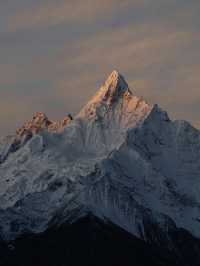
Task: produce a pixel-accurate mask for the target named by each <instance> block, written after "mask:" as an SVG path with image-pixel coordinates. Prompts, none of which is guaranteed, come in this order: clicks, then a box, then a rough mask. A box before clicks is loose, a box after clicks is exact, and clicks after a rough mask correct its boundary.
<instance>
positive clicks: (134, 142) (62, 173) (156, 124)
mask: <svg viewBox="0 0 200 266" xmlns="http://www.w3.org/2000/svg"><path fill="white" fill-rule="evenodd" d="M69 120H70V121H69V122H70V123H68V119H67V120H66V121H64V123H61V126H60V124H59V125H58V124H55V123H52V122H51V121H49V120H48V118H47V117H46V116H45V115H44V114H41V113H37V114H36V116H34V118H33V120H31V121H30V123H25V125H24V127H22V130H19V133H18V134H19V135H21V136H22V137H23V136H24V135H23V134H25V133H23V132H31V134H32V137H31V138H28V139H27V141H26V142H25V143H24V145H18V146H17V149H16V147H15V146H14V147H13V142H9V139H7V140H6V141H4V142H3V143H0V156H1V161H2V163H1V164H0V225H1V226H0V233H1V235H2V237H3V238H5V239H8V240H9V239H14V238H16V237H17V236H20V235H21V234H23V233H24V232H33V233H37V232H42V231H44V230H46V229H47V228H48V227H49V226H50V225H52V224H54V225H55V224H56V223H58V224H62V223H64V222H73V221H74V220H77V219H79V218H80V216H84V215H86V214H87V213H88V212H91V213H93V215H96V216H98V217H100V218H103V219H104V218H106V219H107V220H110V221H112V222H113V223H115V224H117V225H119V226H121V227H122V228H124V229H125V230H127V231H129V232H131V233H132V234H134V235H136V236H137V237H140V238H143V239H145V240H146V241H148V232H147V228H149V227H148V226H149V224H150V225H152V227H154V226H156V228H159V230H160V231H159V232H162V233H163V234H165V235H167V234H168V231H169V230H171V229H173V230H175V229H176V226H177V227H181V228H184V229H186V230H188V231H190V232H191V233H192V234H194V235H195V236H197V237H199V236H200V234H199V232H200V223H199V217H200V211H199V208H200V197H199V190H200V182H199V169H200V159H199V158H200V149H199V147H200V133H199V131H198V130H194V129H193V128H192V127H189V126H186V125H185V126H182V124H183V123H177V122H173V121H171V120H170V119H169V118H168V115H167V114H166V112H164V111H162V110H161V109H160V108H159V107H158V106H157V105H150V104H148V103H147V102H146V101H145V100H144V99H142V98H140V97H137V96H135V95H133V93H132V92H131V90H130V89H129V87H128V85H127V83H126V81H125V80H124V78H123V76H122V75H121V74H119V73H118V72H117V71H113V72H112V73H111V75H110V76H109V77H108V79H107V80H106V81H105V83H104V84H103V86H101V88H100V89H99V90H98V92H97V93H96V94H95V96H94V97H93V98H92V99H91V100H90V101H89V102H88V103H87V104H86V106H85V107H83V109H82V110H81V112H80V113H79V114H78V115H77V116H76V117H75V119H74V120H73V121H71V118H70V117H69ZM57 125H58V127H57ZM52 127H53V128H52ZM43 128H45V130H43ZM55 128H56V130H54V129H55ZM60 128H61V129H62V130H60ZM32 131H34V132H35V131H36V132H35V133H34V132H32ZM52 132H53V134H52ZM33 133H34V134H33ZM25 135H26V134H25ZM12 141H13V140H12ZM10 151H12V152H10ZM9 152H10V153H9ZM8 154H10V155H9V156H8ZM188 177H189V178H188ZM16 224H17V226H16ZM14 225H15V226H14ZM154 228H155V227H154ZM156 230H157V229H156Z"/></svg>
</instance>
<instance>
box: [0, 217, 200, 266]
mask: <svg viewBox="0 0 200 266" xmlns="http://www.w3.org/2000/svg"><path fill="white" fill-rule="evenodd" d="M172 238H173V239H174V247H173V248H172V249H171V250H169V249H168V248H167V247H161V246H158V245H155V244H152V243H151V244H148V243H145V242H144V241H142V240H140V239H137V238H135V237H134V236H132V235H130V234H129V233H127V232H126V231H124V230H123V229H121V228H119V227H116V226H115V225H113V224H108V223H106V224H105V223H104V222H102V221H100V220H98V219H96V218H94V217H92V216H90V217H87V218H84V219H81V220H79V221H78V222H76V223H75V224H73V225H65V226H62V227H61V228H59V229H53V230H52V229H51V230H50V231H46V232H45V233H43V234H40V235H29V236H26V237H21V238H20V239H18V240H16V241H15V242H13V243H12V244H10V245H9V247H6V246H5V245H4V244H2V246H1V249H0V255H1V259H0V265H2V266H11V265H12V266H65V265H66V266H69V265H70V266H79V265H81V266H90V265H94V266H100V265H101V266H102V265H104V266H112V265H115V266H129V265H131V266H133V265H135V266H151V265H152V266H161V265H162V266H173V265H177V266H179V265H180V266H186V265H187V266H197V265H200V263H199V262H200V252H199V251H200V241H199V240H195V239H194V238H193V237H192V236H191V235H190V234H189V233H187V232H185V231H178V232H176V233H175V232H174V234H172Z"/></svg>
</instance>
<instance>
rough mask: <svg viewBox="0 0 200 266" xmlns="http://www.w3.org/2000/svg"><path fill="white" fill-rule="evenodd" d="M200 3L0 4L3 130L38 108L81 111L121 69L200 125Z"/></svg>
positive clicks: (153, 98)
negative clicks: (109, 76) (102, 84)
mask: <svg viewBox="0 0 200 266" xmlns="http://www.w3.org/2000/svg"><path fill="white" fill-rule="evenodd" d="M199 10H200V2H198V1H195V0H191V1H186V0H176V1H174V0H169V1H164V0H127V1H126V0H125V1H118V0H115V1H114V0H109V1H104V0H101V1H100V0H93V1H91V0H86V1H84V4H83V2H82V1H80V0H78V1H76V2H75V1H64V0H58V1H56V2H55V1H53V0H46V1H34V0H16V1H15V2H13V1H11V0H7V1H2V3H0V57H1V62H0V132H1V133H0V136H5V135H7V134H12V133H14V132H15V129H16V128H17V127H19V126H20V125H21V124H23V123H24V121H26V120H27V119H30V118H31V117H32V115H33V113H35V112H37V111H41V112H45V113H46V114H47V116H48V117H49V118H50V119H54V120H56V119H60V118H63V117H64V116H65V115H66V113H69V112H70V113H72V114H76V113H77V112H78V111H79V110H80V109H81V107H82V106H83V105H84V104H85V103H86V102H87V101H88V100H89V99H90V97H91V96H92V95H93V94H94V93H95V92H96V91H97V90H98V88H99V86H100V85H101V83H102V82H104V80H105V79H106V78H107V76H108V75H109V74H110V72H111V71H112V70H113V69H117V70H118V71H119V72H120V73H121V74H122V75H123V76H124V77H125V79H126V80H127V82H128V84H129V86H130V88H131V89H132V91H133V93H134V91H135V94H136V95H138V96H143V97H144V98H145V99H146V100H147V101H148V102H150V103H158V104H159V105H160V106H161V108H163V109H164V110H166V111H167V112H168V113H169V115H170V117H171V118H172V119H185V120H188V121H189V122H191V123H192V124H193V125H194V126H196V127H199V126H200V122H199V112H200V75H199V69H200V46H199V42H200V30H199V29H200V17H199Z"/></svg>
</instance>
